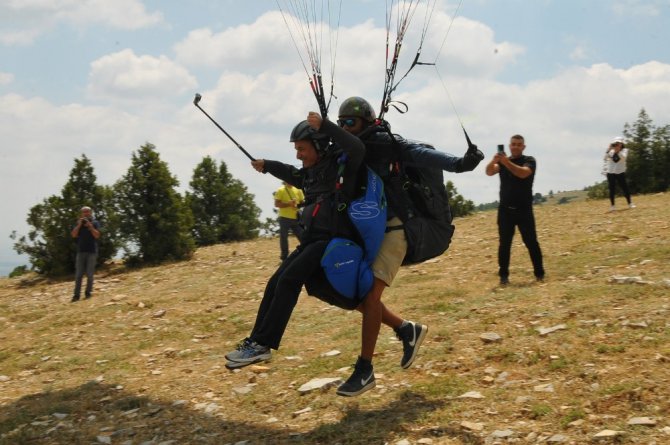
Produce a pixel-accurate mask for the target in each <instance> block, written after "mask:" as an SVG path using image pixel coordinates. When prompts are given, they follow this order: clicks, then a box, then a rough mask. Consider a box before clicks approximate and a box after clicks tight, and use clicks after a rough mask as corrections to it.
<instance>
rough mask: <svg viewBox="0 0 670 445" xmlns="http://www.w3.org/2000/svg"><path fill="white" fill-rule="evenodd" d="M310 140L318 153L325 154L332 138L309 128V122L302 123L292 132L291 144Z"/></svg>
mask: <svg viewBox="0 0 670 445" xmlns="http://www.w3.org/2000/svg"><path fill="white" fill-rule="evenodd" d="M303 140H309V141H312V143H313V144H314V147H315V148H316V151H317V152H319V153H323V152H325V151H326V149H327V148H328V144H329V142H330V138H329V137H328V136H326V135H325V134H323V133H319V132H318V131H316V130H315V129H313V128H312V127H310V126H309V124H308V123H307V121H302V122H300V123H299V124H298V125H296V126H295V127H293V130H292V131H291V137H290V139H289V141H290V142H296V141H303Z"/></svg>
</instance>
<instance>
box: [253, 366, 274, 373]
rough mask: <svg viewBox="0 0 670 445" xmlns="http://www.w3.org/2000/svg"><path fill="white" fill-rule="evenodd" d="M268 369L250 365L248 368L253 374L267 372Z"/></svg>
mask: <svg viewBox="0 0 670 445" xmlns="http://www.w3.org/2000/svg"><path fill="white" fill-rule="evenodd" d="M269 370H270V368H269V367H268V366H262V365H251V366H249V371H251V372H253V373H254V374H261V373H263V372H268V371H269Z"/></svg>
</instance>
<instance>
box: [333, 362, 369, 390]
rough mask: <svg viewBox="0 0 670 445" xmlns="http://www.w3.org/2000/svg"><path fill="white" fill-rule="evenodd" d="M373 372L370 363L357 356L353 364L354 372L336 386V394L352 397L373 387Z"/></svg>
mask: <svg viewBox="0 0 670 445" xmlns="http://www.w3.org/2000/svg"><path fill="white" fill-rule="evenodd" d="M375 385H376V383H375V373H374V371H373V369H372V363H370V362H369V361H368V360H365V359H363V358H361V357H358V360H357V361H356V364H355V365H354V372H353V374H351V377H349V378H348V379H347V381H346V382H344V383H342V384H341V385H340V387H339V388H337V395H338V396H345V397H354V396H357V395H359V394H363V393H364V392H365V391H367V390H369V389H372V388H374V387H375Z"/></svg>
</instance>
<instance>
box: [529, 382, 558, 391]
mask: <svg viewBox="0 0 670 445" xmlns="http://www.w3.org/2000/svg"><path fill="white" fill-rule="evenodd" d="M533 390H534V391H537V392H554V385H553V384H551V383H545V384H543V385H536V386H534V387H533Z"/></svg>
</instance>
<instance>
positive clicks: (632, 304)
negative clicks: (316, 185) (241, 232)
mask: <svg viewBox="0 0 670 445" xmlns="http://www.w3.org/2000/svg"><path fill="white" fill-rule="evenodd" d="M636 204H637V205H638V207H637V208H636V209H632V210H621V211H617V212H612V213H607V212H606V209H607V208H608V207H609V205H608V203H606V202H605V201H579V202H569V203H567V204H564V205H560V206H558V205H557V206H539V207H536V210H535V212H536V218H537V226H538V234H539V240H540V244H541V246H542V249H543V251H544V255H545V259H546V260H545V262H546V268H547V280H546V282H545V283H541V284H538V283H535V282H534V278H533V276H532V269H531V265H530V261H529V259H528V255H527V251H526V250H525V248H524V247H523V245H522V244H521V242H520V239H519V238H520V237H519V236H518V234H517V236H516V237H515V242H514V246H513V251H512V263H511V276H510V280H511V284H510V285H509V286H507V287H505V288H500V287H498V286H497V276H496V270H497V246H498V243H497V231H496V224H495V212H481V213H476V214H474V215H472V216H468V217H465V218H458V219H457V220H456V234H455V238H454V241H453V243H452V246H451V247H450V249H449V251H447V252H446V253H445V254H444V255H443V256H441V257H439V258H436V259H434V260H430V261H428V262H426V263H423V264H420V265H415V266H410V267H406V268H403V269H402V270H401V272H400V273H399V275H398V278H397V282H396V283H394V285H393V286H392V287H391V288H389V289H388V291H387V292H386V294H385V296H384V301H385V303H386V304H387V305H389V306H390V307H391V308H393V309H394V310H397V312H399V313H400V314H401V315H403V316H406V317H408V318H410V319H412V320H416V321H420V322H422V323H425V324H428V325H429V327H430V330H429V334H428V336H427V339H426V341H425V343H424V346H423V347H422V349H421V351H420V352H419V356H418V358H417V360H416V362H415V365H414V366H413V367H412V368H410V369H409V370H406V371H403V370H401V369H400V366H399V361H400V355H401V346H400V344H399V342H398V341H397V340H396V339H395V338H394V335H393V332H392V331H391V330H389V329H388V328H385V327H382V332H381V334H380V338H379V341H378V347H377V354H376V356H375V360H374V365H375V374H376V377H377V381H378V386H377V388H375V389H374V390H372V391H370V392H368V393H366V394H364V395H362V396H360V397H357V398H353V399H348V398H341V397H338V396H336V395H335V393H334V390H333V389H325V390H323V391H313V392H310V393H308V394H305V395H301V394H300V393H299V392H298V391H297V389H298V388H299V387H300V386H301V385H302V384H303V383H306V382H307V381H309V380H311V379H312V378H316V377H340V378H346V377H347V376H348V373H349V372H350V368H348V367H349V366H350V365H351V364H352V363H353V362H354V361H355V358H356V355H357V353H358V349H359V332H360V315H359V314H358V313H355V312H345V311H342V310H340V309H337V308H332V307H329V306H327V305H325V304H324V303H321V302H320V301H318V300H316V299H313V298H311V297H308V296H306V295H305V294H302V295H301V298H300V301H299V303H298V305H297V307H296V310H295V312H294V315H293V318H292V320H291V322H290V324H289V327H288V329H287V332H286V334H285V336H284V340H283V343H282V347H281V348H280V350H279V351H278V352H276V353H275V354H274V357H273V360H272V361H270V362H269V363H267V364H263V366H259V367H255V368H245V369H242V370H241V371H239V372H229V371H228V370H226V369H225V368H224V366H223V365H224V360H225V359H224V358H223V355H224V354H225V353H226V352H228V351H229V350H230V349H232V348H233V347H234V345H235V344H236V343H237V341H239V340H241V339H242V338H244V337H245V336H246V335H247V334H248V331H249V330H250V327H251V325H252V323H253V321H254V316H255V313H256V309H257V306H258V303H259V301H260V298H261V296H262V292H263V288H264V286H265V283H266V281H267V279H268V278H269V276H270V275H271V274H272V272H273V271H274V269H275V268H276V266H277V265H278V261H279V248H278V241H277V240H276V239H259V240H254V241H247V242H240V243H233V244H227V245H218V246H211V247H207V248H202V249H199V250H197V251H196V253H195V255H194V257H193V259H192V260H190V261H186V262H180V263H173V264H167V265H164V266H160V267H153V268H144V269H137V270H130V271H127V272H124V273H121V274H116V273H110V274H106V273H100V274H98V276H97V282H96V283H97V284H96V288H95V293H94V297H93V299H91V300H90V301H82V302H79V303H76V304H70V303H69V298H70V296H71V290H72V282H70V281H61V282H47V281H40V280H38V281H36V282H35V283H33V284H32V285H27V284H22V281H21V279H20V278H15V279H6V278H5V279H0V325H1V326H2V329H1V330H0V332H1V333H0V444H10V443H11V444H14V443H41V444H42V443H43V444H51V443H54V444H56V443H69V444H77V443H82V444H84V443H86V444H89V443H114V444H116V443H128V444H130V443H133V444H139V443H156V444H158V443H198V444H200V443H211V444H223V443H236V442H240V441H248V442H247V443H250V444H252V443H324V444H330V443H342V444H345V443H352V444H354V443H361V444H362V443H366V444H367V443H386V442H388V443H394V444H395V443H399V442H400V441H402V440H406V441H407V442H405V443H411V444H413V443H419V441H420V440H422V439H424V441H423V442H421V443H433V444H459V443H468V444H472V443H482V444H483V443H497V442H500V443H502V442H504V441H505V440H507V438H508V437H511V438H512V439H513V440H516V441H517V443H538V442H547V441H550V439H551V441H550V442H555V443H560V442H561V441H562V442H564V443H585V442H590V441H591V440H592V439H593V437H594V436H595V435H596V434H598V433H599V432H601V431H603V430H612V431H618V432H619V433H616V434H617V435H618V436H617V437H618V438H615V439H605V440H610V441H613V440H618V441H622V440H624V441H630V442H644V443H651V442H653V441H656V443H670V419H669V416H670V401H669V400H668V397H667V388H668V385H669V383H670V371H669V369H670V367H669V365H668V361H669V360H670V329H669V328H670V325H669V323H668V321H667V317H668V311H669V310H670V296H669V293H670V292H669V290H668V289H669V288H668V285H669V284H668V283H669V281H668V280H670V270H669V267H668V264H669V263H670V261H669V260H670V243H669V242H668V233H669V232H668V228H669V225H670V223H669V221H670V210H669V209H670V206H668V204H669V201H668V195H667V194H657V195H649V196H639V197H636ZM638 277H639V278H638ZM549 328H555V330H554V331H552V332H550V333H544V334H543V333H542V332H544V331H540V329H549ZM486 333H495V334H497V335H499V336H500V338H501V339H500V341H497V340H493V341H490V339H486V338H484V339H483V338H482V334H486ZM335 350H336V351H339V354H338V353H335V352H333V353H332V355H331V354H325V353H327V352H329V351H335ZM343 368H344V369H343ZM467 394H469V395H467ZM465 395H467V396H465ZM480 396H481V398H479V397H480ZM473 397H474V398H473ZM633 418H646V420H644V421H641V420H635V421H633V423H640V422H641V423H642V426H640V425H631V424H629V422H630V421H631V419H633ZM645 422H647V423H653V425H649V426H645ZM612 434H614V433H612ZM426 439H430V440H432V442H428V441H427V440H426ZM170 441H174V442H170Z"/></svg>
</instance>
